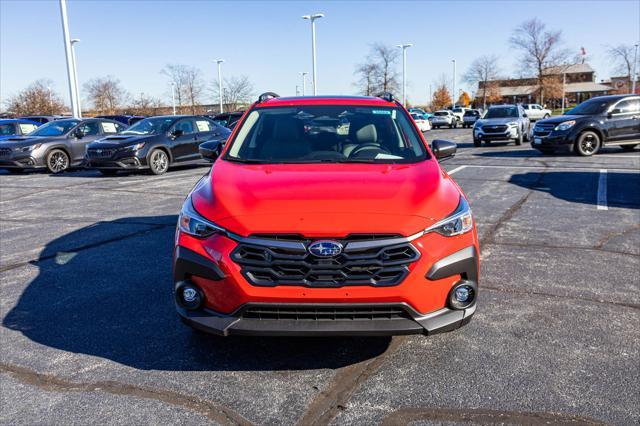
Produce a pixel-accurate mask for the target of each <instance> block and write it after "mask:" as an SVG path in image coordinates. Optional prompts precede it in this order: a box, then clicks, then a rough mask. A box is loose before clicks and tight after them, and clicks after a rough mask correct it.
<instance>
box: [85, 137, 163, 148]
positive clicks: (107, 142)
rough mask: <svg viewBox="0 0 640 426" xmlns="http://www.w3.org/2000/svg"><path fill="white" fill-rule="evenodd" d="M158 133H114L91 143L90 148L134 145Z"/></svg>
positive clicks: (146, 140)
mask: <svg viewBox="0 0 640 426" xmlns="http://www.w3.org/2000/svg"><path fill="white" fill-rule="evenodd" d="M156 136H157V135H113V136H107V137H106V138H102V139H98V140H96V141H93V142H91V143H90V144H89V146H88V148H119V147H123V146H127V145H134V144H137V143H140V142H148V141H150V140H151V139H153V138H155V137H156Z"/></svg>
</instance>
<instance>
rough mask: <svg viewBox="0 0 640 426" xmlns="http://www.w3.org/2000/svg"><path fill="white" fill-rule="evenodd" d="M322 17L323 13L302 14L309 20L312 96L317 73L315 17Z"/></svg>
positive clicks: (314, 91)
mask: <svg viewBox="0 0 640 426" xmlns="http://www.w3.org/2000/svg"><path fill="white" fill-rule="evenodd" d="M320 18H324V13H315V14H313V15H304V16H303V17H302V19H308V20H309V21H311V66H312V77H313V96H315V95H317V94H318V74H317V73H316V19H320Z"/></svg>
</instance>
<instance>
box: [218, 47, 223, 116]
mask: <svg viewBox="0 0 640 426" xmlns="http://www.w3.org/2000/svg"><path fill="white" fill-rule="evenodd" d="M223 62H224V59H216V63H217V64H218V95H219V98H220V114H222V112H223V111H222V70H221V64H222V63H223Z"/></svg>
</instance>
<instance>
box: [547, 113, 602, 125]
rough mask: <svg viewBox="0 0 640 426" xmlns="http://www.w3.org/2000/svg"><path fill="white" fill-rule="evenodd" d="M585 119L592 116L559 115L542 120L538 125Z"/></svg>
mask: <svg viewBox="0 0 640 426" xmlns="http://www.w3.org/2000/svg"><path fill="white" fill-rule="evenodd" d="M585 117H591V116H586V115H558V116H556V117H551V118H546V119H544V120H540V121H538V122H537V123H538V124H541V123H549V124H560V123H563V122H565V121H569V120H580V119H584V118H585Z"/></svg>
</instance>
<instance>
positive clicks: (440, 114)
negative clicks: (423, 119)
mask: <svg viewBox="0 0 640 426" xmlns="http://www.w3.org/2000/svg"><path fill="white" fill-rule="evenodd" d="M433 115H435V116H436V117H446V116H447V115H449V113H448V112H446V111H438V112H436V113H435V114H433Z"/></svg>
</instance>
